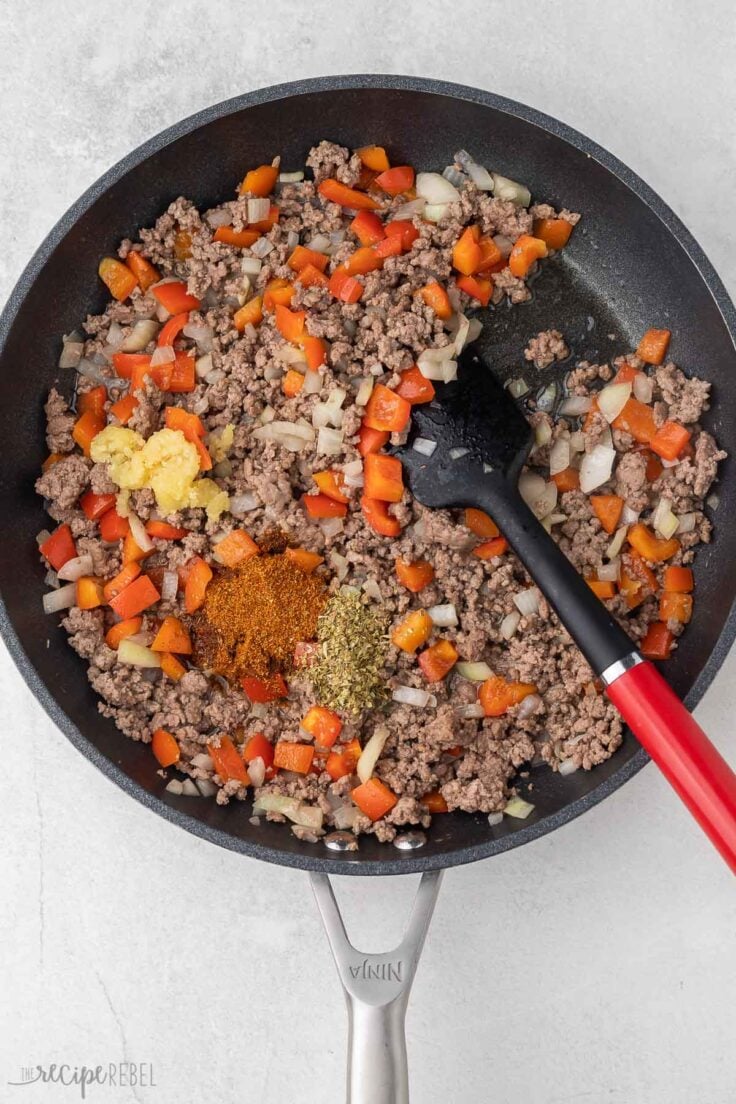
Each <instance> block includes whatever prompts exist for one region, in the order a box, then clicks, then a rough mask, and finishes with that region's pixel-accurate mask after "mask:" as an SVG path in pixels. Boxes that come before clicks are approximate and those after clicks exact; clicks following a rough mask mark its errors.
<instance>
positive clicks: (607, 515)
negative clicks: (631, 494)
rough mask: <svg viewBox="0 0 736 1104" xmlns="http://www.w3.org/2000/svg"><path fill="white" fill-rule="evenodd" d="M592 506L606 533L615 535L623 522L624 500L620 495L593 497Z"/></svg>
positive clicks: (591, 499)
mask: <svg viewBox="0 0 736 1104" xmlns="http://www.w3.org/2000/svg"><path fill="white" fill-rule="evenodd" d="M590 505H591V506H592V507H593V513H594V514H595V516H596V517H597V518H598V520H599V522H600V523H601V525H602V526H603V528H604V530H605V531H606V533H614V532H615V531H616V529H617V527H618V523H619V521H620V520H621V513H622V511H623V508H624V500H623V499H622V498H621V497H620V496H619V495H591V496H590Z"/></svg>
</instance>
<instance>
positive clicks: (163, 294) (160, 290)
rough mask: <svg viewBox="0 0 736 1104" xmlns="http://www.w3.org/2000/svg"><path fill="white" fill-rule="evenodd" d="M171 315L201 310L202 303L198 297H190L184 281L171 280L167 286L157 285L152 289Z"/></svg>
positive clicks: (155, 296)
mask: <svg viewBox="0 0 736 1104" xmlns="http://www.w3.org/2000/svg"><path fill="white" fill-rule="evenodd" d="M151 290H152V292H153V295H154V298H155V299H157V300H158V302H159V303H160V304H161V306H162V307H163V308H164V310H167V311H168V312H169V314H181V313H182V311H191V310H199V307H200V302H199V299H198V298H197V296H196V295H190V294H189V292H188V291H187V285H186V284H185V283H184V281H183V280H170V281H169V283H167V284H157V285H156V287H154V288H152V289H151Z"/></svg>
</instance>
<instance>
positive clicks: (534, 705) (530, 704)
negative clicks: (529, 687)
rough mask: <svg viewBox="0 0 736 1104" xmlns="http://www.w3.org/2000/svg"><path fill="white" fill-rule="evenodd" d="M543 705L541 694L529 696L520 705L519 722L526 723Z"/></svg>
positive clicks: (517, 712) (517, 716)
mask: <svg viewBox="0 0 736 1104" xmlns="http://www.w3.org/2000/svg"><path fill="white" fill-rule="evenodd" d="M541 705H542V699H541V698H540V696H539V694H527V696H526V697H525V698H523V699H522V701H521V702H520V703H519V708H518V709H517V711H516V718H517V720H519V721H525V720H526V718H527V717H531V715H532V714H533V713H536V712H537V710H538V709H539V708H540V706H541Z"/></svg>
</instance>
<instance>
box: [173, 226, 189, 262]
mask: <svg viewBox="0 0 736 1104" xmlns="http://www.w3.org/2000/svg"><path fill="white" fill-rule="evenodd" d="M191 255H192V235H191V234H190V233H189V231H188V230H182V229H181V227H179V229H178V230H177V231H176V233H175V234H174V256H175V257H176V259H177V261H186V260H188V259H189V258H190V257H191Z"/></svg>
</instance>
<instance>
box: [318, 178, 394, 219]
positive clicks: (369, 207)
mask: <svg viewBox="0 0 736 1104" xmlns="http://www.w3.org/2000/svg"><path fill="white" fill-rule="evenodd" d="M317 191H318V192H319V194H320V195H321V196H323V198H324V199H326V200H329V202H330V203H337V204H339V206H340V207H348V208H349V209H350V210H352V211H362V210H366V211H375V210H376V208H377V207H378V206H379V204H378V203H377V202H376V200H375V199H373V198H372V197H371V196H369V195H366V194H365V192H358V191H356V189H355V188H348V186H347V184H341V183H340V181H339V180H333V179H328V180H323V181H321V183H320V184H319V185H318V187H317Z"/></svg>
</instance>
